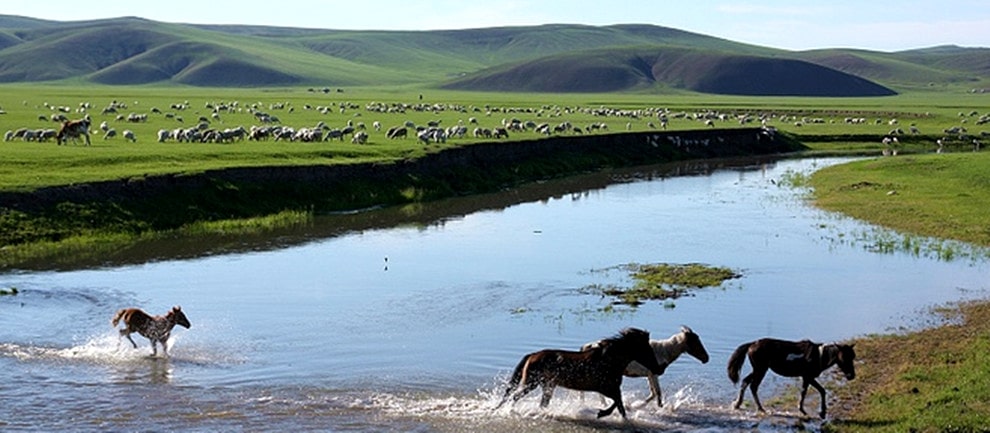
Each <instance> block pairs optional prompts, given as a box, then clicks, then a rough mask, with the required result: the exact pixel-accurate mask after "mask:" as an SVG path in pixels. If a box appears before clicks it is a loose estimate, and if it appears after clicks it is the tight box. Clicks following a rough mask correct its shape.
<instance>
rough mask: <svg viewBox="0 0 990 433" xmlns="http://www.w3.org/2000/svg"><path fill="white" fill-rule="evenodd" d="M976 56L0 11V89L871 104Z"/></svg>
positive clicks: (971, 62)
mask: <svg viewBox="0 0 990 433" xmlns="http://www.w3.org/2000/svg"><path fill="white" fill-rule="evenodd" d="M988 59H990V50H987V49H983V48H973V49H970V48H959V47H936V48H932V49H925V50H913V51H905V52H900V53H879V52H870V51H855V50H816V51H806V52H791V51H784V50H776V49H771V48H766V47H759V46H754V45H748V44H742V43H738V42H733V41H729V40H725V39H720V38H715V37H711V36H706V35H701V34H697V33H691V32H685V31H681V30H677V29H671V28H665V27H658V26H653V25H645V24H623V25H612V26H584V25H564V24H553V25H542V26H528V27H497V28H483V29H465V30H443V31H418V32H417V31H342V30H320V29H297V28H286V27H266V26H237V25H186V24H170V23H161V22H155V21H150V20H146V19H141V18H135V17H124V18H115V19H108V20H96V21H78V22H59V21H46V20H39V19H34V18H26V17H17V16H4V15H0V83H15V82H71V83H80V82H81V83H86V82H91V83H99V84H107V85H138V84H161V85H169V84H183V85H192V86H221V87H258V86H286V85H300V86H301V85H318V86H335V87H340V86H366V85H376V86H381V85H417V86H422V87H446V88H457V89H468V90H498V91H505V90H517V91H548V92H618V91H652V90H655V89H660V88H666V89H677V90H678V91H689V92H705V93H719V94H740V95H828V96H872V95H882V94H890V93H891V90H890V89H892V88H911V87H919V86H925V85H931V84H932V83H938V84H960V83H962V84H966V85H974V86H978V85H982V84H983V83H987V82H990V80H988V77H990V60H988Z"/></svg>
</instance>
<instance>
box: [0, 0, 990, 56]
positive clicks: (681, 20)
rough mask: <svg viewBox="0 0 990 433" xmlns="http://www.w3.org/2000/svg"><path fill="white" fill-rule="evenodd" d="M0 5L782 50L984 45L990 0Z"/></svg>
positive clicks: (49, 0) (68, 0)
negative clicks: (588, 34) (557, 28)
mask: <svg viewBox="0 0 990 433" xmlns="http://www.w3.org/2000/svg"><path fill="white" fill-rule="evenodd" d="M0 14H2V15H20V16H26V17H32V18H41V19H46V20H56V21H77V20H89V19H100V18H116V17H122V16H136V17H141V18H147V19H151V20H155V21H163V22H170V23H192V24H249V25H268V26H283V27H305V28H321V29H338V30H441V29H465V28H481V27H499V26H528V25H540V24H587V25H610V24H653V25H658V26H664V27H672V28H676V29H680V30H686V31H690V32H695V33H701V34H705V35H708V36H715V37H719V38H723V39H729V40H733V41H736V42H744V43H749V44H755V45H761V46H766V47H773V48H781V49H787V50H808V49H817V48H859V49H868V50H876V51H900V50H906V49H914V48H926V47H932V46H937V45H950V44H951V45H960V46H965V47H990V1H988V0H939V1H917V0H893V1H891V0H879V1H875V0H830V1H801V0H780V1H778V0H763V1H758V0H712V1H709V0H672V1H671V0H608V1H603V0H484V1H478V0H330V1H327V0H324V1H317V0H240V1H226V0H152V1H149V2H146V1H137V0H112V1H104V0H87V1H78V0H4V1H3V3H2V4H0Z"/></svg>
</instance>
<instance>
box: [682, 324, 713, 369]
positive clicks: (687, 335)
mask: <svg viewBox="0 0 990 433" xmlns="http://www.w3.org/2000/svg"><path fill="white" fill-rule="evenodd" d="M681 334H683V335H684V345H685V346H686V347H687V350H686V351H687V353H688V355H691V356H693V357H695V358H696V359H697V360H698V361H701V363H702V364H707V363H708V351H707V350H705V345H704V344H701V337H699V336H698V334H695V333H694V331H692V330H691V328H688V327H687V326H681Z"/></svg>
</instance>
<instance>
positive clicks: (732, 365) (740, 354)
mask: <svg viewBox="0 0 990 433" xmlns="http://www.w3.org/2000/svg"><path fill="white" fill-rule="evenodd" d="M753 343H754V342H753V341H750V342H749V343H744V344H742V345H740V346H739V347H737V348H736V351H735V352H732V356H730V357H729V365H728V366H727V367H726V370H728V373H729V380H731V381H732V383H738V382H739V370H742V366H743V362H746V352H748V351H749V346H752V345H753Z"/></svg>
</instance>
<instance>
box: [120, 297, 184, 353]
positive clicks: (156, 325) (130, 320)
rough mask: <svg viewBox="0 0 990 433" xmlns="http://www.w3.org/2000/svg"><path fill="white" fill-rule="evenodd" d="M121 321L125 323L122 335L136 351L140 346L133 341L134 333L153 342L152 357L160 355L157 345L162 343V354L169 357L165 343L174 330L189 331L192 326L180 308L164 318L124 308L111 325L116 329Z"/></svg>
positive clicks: (173, 309)
mask: <svg viewBox="0 0 990 433" xmlns="http://www.w3.org/2000/svg"><path fill="white" fill-rule="evenodd" d="M121 320H123V321H124V329H121V330H120V335H123V336H126V337H127V339H128V340H130V342H131V344H133V345H134V348H135V349H137V347H138V346H137V343H135V342H134V340H133V339H131V333H132V332H137V333H138V334H141V335H143V336H144V337H146V338H147V339H149V340H151V356H156V355H158V347H157V346H156V345H155V343H161V345H162V353H164V354H165V356H168V349H167V348H166V346H165V342H167V341H168V337H169V335H170V334H171V333H172V328H174V327H175V325H181V326H184V327H186V328H187V329H188V328H189V326H190V325H189V319H187V318H186V315H185V314H184V313H183V312H182V309H181V308H180V307H172V310H171V311H169V312H168V313H167V314H165V316H164V317H162V316H150V315H148V313H145V312H144V311H141V310H140V309H138V308H124V309H122V310H120V311H118V312H117V314H115V315H114V316H113V320H111V322H110V323H112V324H113V326H114V327H115V328H116V327H117V324H118V323H120V321H121Z"/></svg>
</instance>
